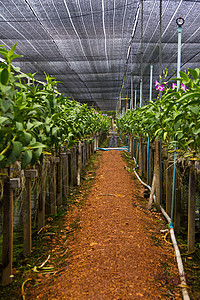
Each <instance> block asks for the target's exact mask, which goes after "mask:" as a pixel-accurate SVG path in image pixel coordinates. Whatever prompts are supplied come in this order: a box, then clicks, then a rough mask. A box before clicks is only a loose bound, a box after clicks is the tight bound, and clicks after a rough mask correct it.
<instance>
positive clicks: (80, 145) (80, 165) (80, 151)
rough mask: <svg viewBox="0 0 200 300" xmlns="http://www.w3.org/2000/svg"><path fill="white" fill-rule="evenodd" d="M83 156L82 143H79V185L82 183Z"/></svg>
mask: <svg viewBox="0 0 200 300" xmlns="http://www.w3.org/2000/svg"><path fill="white" fill-rule="evenodd" d="M81 157H82V143H81V142H79V143H78V171H77V185H80V184H81V168H82V163H81Z"/></svg>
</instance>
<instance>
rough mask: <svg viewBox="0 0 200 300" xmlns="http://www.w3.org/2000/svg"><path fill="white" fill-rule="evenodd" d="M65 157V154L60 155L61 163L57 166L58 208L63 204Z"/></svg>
mask: <svg viewBox="0 0 200 300" xmlns="http://www.w3.org/2000/svg"><path fill="white" fill-rule="evenodd" d="M63 156H65V153H64V154H63V153H60V155H59V161H58V164H57V168H58V169H57V170H58V181H57V200H56V203H57V206H60V205H61V204H62V183H63V161H64V159H63Z"/></svg>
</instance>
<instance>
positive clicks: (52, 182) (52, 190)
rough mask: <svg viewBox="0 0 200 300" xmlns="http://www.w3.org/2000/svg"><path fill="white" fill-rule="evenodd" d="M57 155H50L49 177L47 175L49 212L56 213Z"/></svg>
mask: <svg viewBox="0 0 200 300" xmlns="http://www.w3.org/2000/svg"><path fill="white" fill-rule="evenodd" d="M57 162H58V157H52V159H51V165H50V177H49V200H50V214H51V215H56V213H57V207H56V163H57Z"/></svg>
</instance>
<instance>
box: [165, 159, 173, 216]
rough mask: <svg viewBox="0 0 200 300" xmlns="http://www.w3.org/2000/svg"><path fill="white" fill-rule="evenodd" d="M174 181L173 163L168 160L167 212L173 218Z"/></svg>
mask: <svg viewBox="0 0 200 300" xmlns="http://www.w3.org/2000/svg"><path fill="white" fill-rule="evenodd" d="M172 181H173V163H172V162H171V161H170V160H169V159H168V160H167V162H166V212H167V214H168V216H171V210H172Z"/></svg>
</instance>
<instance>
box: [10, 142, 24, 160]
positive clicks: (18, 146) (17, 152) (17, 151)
mask: <svg viewBox="0 0 200 300" xmlns="http://www.w3.org/2000/svg"><path fill="white" fill-rule="evenodd" d="M12 143H13V150H14V153H15V155H16V157H19V156H20V154H21V152H22V143H20V142H18V141H14V142H12Z"/></svg>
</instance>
